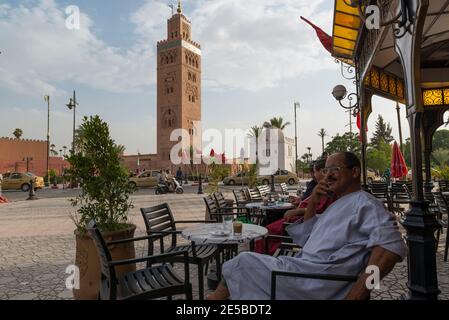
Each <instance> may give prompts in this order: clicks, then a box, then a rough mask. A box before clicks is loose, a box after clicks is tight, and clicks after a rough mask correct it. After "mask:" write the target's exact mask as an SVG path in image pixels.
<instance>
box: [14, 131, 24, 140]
mask: <svg viewBox="0 0 449 320" xmlns="http://www.w3.org/2000/svg"><path fill="white" fill-rule="evenodd" d="M12 134H13V135H14V137H16V139H20V138H22V136H23V130H22V129H19V128H17V129H16V130H14V132H13V133H12Z"/></svg>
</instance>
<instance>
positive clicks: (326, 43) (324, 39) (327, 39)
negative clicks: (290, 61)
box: [301, 16, 332, 53]
mask: <svg viewBox="0 0 449 320" xmlns="http://www.w3.org/2000/svg"><path fill="white" fill-rule="evenodd" d="M301 19H302V20H303V21H305V22H306V23H307V24H309V25H310V26H311V27H312V28H313V29H315V32H316V35H317V36H318V39H320V42H321V44H322V45H323V47H324V48H325V49H326V50H327V51H329V52H330V53H332V37H331V36H330V35H328V34H327V33H326V32H324V31H323V30H322V29H321V28H320V27H318V26H316V25H314V24H313V23H312V22H310V21H309V20H307V19H306V18H304V17H303V16H301Z"/></svg>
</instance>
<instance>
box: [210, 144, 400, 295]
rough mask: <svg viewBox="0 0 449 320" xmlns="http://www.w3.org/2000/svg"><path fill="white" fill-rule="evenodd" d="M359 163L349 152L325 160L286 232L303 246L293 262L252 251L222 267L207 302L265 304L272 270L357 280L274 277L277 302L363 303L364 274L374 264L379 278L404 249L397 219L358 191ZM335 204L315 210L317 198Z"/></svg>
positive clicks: (389, 269)
mask: <svg viewBox="0 0 449 320" xmlns="http://www.w3.org/2000/svg"><path fill="white" fill-rule="evenodd" d="M360 167H361V166H360V161H359V160H358V159H357V157H356V156H355V155H354V154H352V153H348V152H344V153H337V154H334V155H332V156H330V157H329V158H328V159H327V161H326V168H325V169H324V172H325V173H326V179H325V181H323V182H322V183H320V184H319V185H317V187H315V189H314V191H313V193H312V198H311V201H310V203H309V207H308V208H307V211H306V214H305V216H304V220H303V221H298V222H297V223H295V224H293V225H291V226H289V227H288V228H287V232H288V233H289V235H290V236H291V237H292V238H293V240H294V242H295V243H296V244H298V245H300V246H302V250H301V251H300V253H299V254H298V255H297V256H296V257H279V258H274V257H271V256H267V255H261V254H257V253H252V252H245V253H241V254H239V255H238V256H237V257H235V258H234V259H232V260H229V261H227V262H225V263H224V264H223V271H222V276H223V279H222V282H221V283H220V285H219V286H218V288H217V290H216V291H215V292H214V293H213V294H212V295H211V296H209V299H211V300H214V299H217V300H221V299H226V298H228V297H230V298H231V299H233V300H246V299H248V300H264V299H269V298H270V292H271V271H272V270H281V271H291V272H301V273H322V274H339V275H359V278H358V281H357V282H355V283H349V282H341V281H328V280H318V279H306V278H293V277H278V281H277V286H276V287H277V291H276V292H277V298H278V299H284V300H286V299H297V300H302V299H307V300H327V299H365V298H367V297H368V295H369V292H370V290H369V289H368V288H367V286H366V279H367V278H368V276H370V274H369V273H366V272H365V269H366V267H367V266H370V265H374V266H377V267H378V268H379V270H380V278H383V277H384V276H385V275H387V274H388V273H389V272H390V271H391V270H392V269H393V267H394V265H395V264H396V263H397V262H400V261H402V260H403V259H404V257H405V256H406V254H407V247H406V245H405V242H404V240H403V238H402V236H401V234H400V232H399V229H398V226H397V221H396V218H395V217H394V216H393V215H392V214H391V213H390V212H388V211H387V210H386V209H385V208H384V206H383V204H382V203H381V202H379V201H378V200H377V199H376V198H374V197H373V196H372V195H370V194H368V193H366V192H364V191H362V190H361V186H360V172H361V169H360ZM333 194H335V195H336V196H337V200H336V201H335V202H334V203H333V204H332V205H330V206H329V207H328V208H327V209H326V211H324V212H323V213H322V214H321V215H316V214H315V207H316V205H317V204H318V203H319V201H320V199H321V198H322V197H328V196H332V195H333Z"/></svg>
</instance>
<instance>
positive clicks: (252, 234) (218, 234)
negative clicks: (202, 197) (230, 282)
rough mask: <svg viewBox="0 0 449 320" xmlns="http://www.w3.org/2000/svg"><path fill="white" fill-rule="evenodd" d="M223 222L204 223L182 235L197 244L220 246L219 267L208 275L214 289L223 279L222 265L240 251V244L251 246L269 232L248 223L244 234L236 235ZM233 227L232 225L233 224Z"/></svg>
mask: <svg viewBox="0 0 449 320" xmlns="http://www.w3.org/2000/svg"><path fill="white" fill-rule="evenodd" d="M223 226H224V225H223V223H202V224H195V225H194V226H191V227H188V228H185V229H184V230H182V234H181V236H182V237H183V238H185V239H187V240H190V241H193V242H195V244H204V243H211V244H215V245H217V247H218V251H219V255H218V257H217V260H216V261H217V267H216V270H215V271H213V270H212V268H211V272H210V273H209V274H208V276H207V283H208V287H209V289H211V290H214V289H215V288H216V287H217V286H218V283H219V282H220V280H221V265H222V264H223V262H224V261H227V260H229V259H231V258H232V253H234V254H235V255H236V254H237V252H238V245H239V244H241V243H248V242H249V243H250V247H253V246H252V243H253V242H254V240H256V239H259V238H262V237H263V236H265V235H266V234H268V230H267V229H266V228H264V227H261V226H258V225H254V224H246V223H244V224H243V226H242V234H241V235H238V236H235V235H234V234H233V233H232V229H227V230H225V229H223ZM231 228H232V225H231Z"/></svg>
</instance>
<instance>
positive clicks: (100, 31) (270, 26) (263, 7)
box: [0, 0, 409, 156]
mask: <svg viewBox="0 0 449 320" xmlns="http://www.w3.org/2000/svg"><path fill="white" fill-rule="evenodd" d="M170 1H171V2H172V3H174V4H175V5H176V1H175V0H24V1H18V0H0V51H1V52H2V54H1V55H0V136H12V132H13V131H14V129H15V128H21V129H22V130H23V131H24V136H23V137H24V138H33V139H46V126H47V124H46V121H47V111H46V103H45V102H44V100H43V96H44V95H45V94H49V95H50V96H51V107H52V111H51V136H52V143H54V144H56V146H57V149H58V150H59V149H60V148H61V147H62V146H63V145H66V146H68V147H70V144H71V139H72V121H73V120H72V119H73V118H72V117H73V115H72V113H71V111H70V110H68V109H67V107H66V106H65V104H67V103H68V101H69V98H70V96H71V95H72V92H73V90H74V89H76V92H77V98H78V102H79V106H78V109H77V123H79V120H80V118H81V116H82V115H93V114H99V115H100V116H101V117H102V118H103V119H105V120H106V121H108V123H109V124H110V127H111V131H112V135H113V138H114V139H115V140H116V141H117V142H118V143H120V144H123V145H125V147H126V153H127V154H135V153H137V152H138V151H140V152H141V153H149V152H151V153H154V152H156V42H157V41H158V40H162V39H165V38H166V22H167V19H168V18H169V17H170V15H171V9H170V8H169V7H168V4H169V3H170ZM333 3H334V1H331V0H317V1H309V0H184V1H183V12H184V14H185V15H186V16H187V17H188V18H189V19H190V20H191V21H192V38H193V40H194V41H196V42H199V43H200V44H201V45H202V50H203V53H202V54H203V66H202V69H203V92H202V99H203V101H202V103H203V104H202V111H203V127H204V128H216V129H218V130H224V129H227V128H229V129H232V128H240V129H248V128H249V127H251V126H253V125H261V124H262V123H263V122H264V121H266V120H268V119H270V118H272V117H283V118H284V121H289V122H291V123H292V125H291V126H289V127H288V128H287V129H286V130H285V132H286V134H287V136H290V137H292V138H293V137H294V113H293V105H294V102H295V101H298V102H300V103H301V108H300V110H299V113H298V135H299V152H298V153H299V155H300V156H301V155H302V154H304V153H305V152H306V149H305V148H306V147H309V146H310V147H311V148H312V154H314V155H318V154H319V153H321V139H320V138H319V137H318V135H317V133H318V131H319V129H320V128H324V129H325V130H326V131H327V133H328V135H329V137H326V140H327V141H328V140H329V139H330V137H331V136H334V135H335V134H337V133H343V132H345V131H347V130H348V129H347V128H345V125H347V123H348V122H349V120H348V115H347V113H345V112H344V110H343V109H342V108H340V107H339V106H338V104H337V103H336V101H335V100H334V99H333V97H332V96H331V92H332V88H333V87H334V86H335V85H336V84H340V83H342V84H345V85H346V86H347V87H348V89H353V86H352V83H351V82H349V81H345V80H344V79H343V78H342V76H341V74H340V69H339V65H337V64H336V63H335V62H334V59H332V57H330V55H329V53H328V52H327V51H325V50H324V49H323V47H322V46H321V44H320V43H319V41H318V39H317V38H316V35H315V32H314V31H313V29H311V28H310V27H309V26H308V25H306V24H305V23H304V22H302V21H301V20H300V19H299V17H300V16H301V15H302V16H305V17H307V18H308V19H309V20H312V21H313V22H314V23H316V24H318V25H319V26H321V27H322V28H323V29H324V30H325V31H326V32H328V33H331V26H332V19H333V13H332V10H333ZM69 5H76V6H78V7H79V9H80V11H81V15H82V17H81V26H80V29H79V30H68V29H67V28H66V25H65V20H66V18H67V15H66V13H65V10H66V7H67V6H69ZM378 114H382V116H383V117H384V118H385V119H386V120H387V121H388V122H390V123H391V125H392V127H393V135H394V137H395V138H396V139H399V137H398V130H397V118H396V110H395V103H393V102H391V101H387V100H384V99H381V98H374V101H373V114H372V115H371V118H370V121H369V124H368V127H369V129H370V132H369V135H371V133H372V129H373V128H374V122H375V120H376V118H377V115H378ZM401 116H402V121H403V126H402V127H403V135H404V139H405V138H406V137H408V136H409V129H408V123H407V121H406V118H405V110H404V109H402V114H401ZM354 121H355V119H354ZM354 127H355V124H354ZM216 151H217V152H220V150H216Z"/></svg>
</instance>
